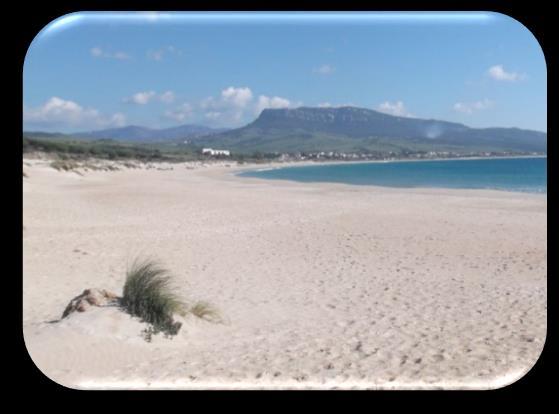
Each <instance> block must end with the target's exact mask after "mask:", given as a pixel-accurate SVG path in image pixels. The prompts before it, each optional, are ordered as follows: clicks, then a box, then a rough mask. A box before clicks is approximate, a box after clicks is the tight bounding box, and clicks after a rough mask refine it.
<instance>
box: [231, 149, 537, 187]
mask: <svg viewBox="0 0 559 414" xmlns="http://www.w3.org/2000/svg"><path fill="white" fill-rule="evenodd" d="M518 158H521V159H524V158H528V159H539V158H547V156H545V157H543V156H541V157H535V156H521V157H475V158H454V159H448V158H442V159H430V160H391V161H340V162H337V161H332V162H328V161H325V162H312V161H309V162H294V163H285V165H280V166H278V165H277V164H275V163H269V164H267V165H265V166H258V165H252V166H250V167H245V168H243V167H242V166H237V167H238V168H236V170H235V171H231V175H234V176H236V177H240V178H243V179H247V178H251V179H256V180H264V181H270V180H272V181H283V182H292V183H293V182H296V183H307V184H318V183H325V184H326V183H330V184H345V185H350V186H359V187H378V188H393V189H402V190H413V189H418V190H456V191H460V190H466V191H478V190H479V191H498V192H505V193H514V194H518V193H520V194H531V195H540V196H545V197H547V188H546V190H545V191H521V190H511V189H502V188H476V187H444V186H441V187H428V186H390V185H379V184H368V183H366V184H362V183H350V182H338V181H319V180H317V181H303V180H295V179H293V180H290V179H285V178H269V177H257V176H243V174H244V173H247V172H264V171H273V170H279V169H283V168H286V169H287V168H293V167H318V166H322V165H345V164H377V163H378V164H385V163H402V162H424V161H454V160H456V161H469V160H484V159H518Z"/></svg>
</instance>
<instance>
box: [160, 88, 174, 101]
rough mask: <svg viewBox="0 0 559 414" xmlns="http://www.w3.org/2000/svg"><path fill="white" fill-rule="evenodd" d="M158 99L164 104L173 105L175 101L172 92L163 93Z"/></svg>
mask: <svg viewBox="0 0 559 414" xmlns="http://www.w3.org/2000/svg"><path fill="white" fill-rule="evenodd" d="M159 99H160V100H161V102H164V103H173V102H174V101H175V94H174V93H173V91H167V92H163V93H162V94H161V95H159Z"/></svg>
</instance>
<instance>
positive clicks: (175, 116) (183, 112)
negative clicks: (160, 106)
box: [165, 102, 193, 122]
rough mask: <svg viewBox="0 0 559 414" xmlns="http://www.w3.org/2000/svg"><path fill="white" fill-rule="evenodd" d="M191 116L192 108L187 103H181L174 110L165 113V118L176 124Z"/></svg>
mask: <svg viewBox="0 0 559 414" xmlns="http://www.w3.org/2000/svg"><path fill="white" fill-rule="evenodd" d="M192 115H193V107H192V105H191V104H189V103H188V102H185V103H183V104H182V105H180V106H178V107H177V108H175V109H174V110H170V111H165V117H166V118H169V119H172V120H174V121H177V122H184V121H186V120H188V119H190V118H192Z"/></svg>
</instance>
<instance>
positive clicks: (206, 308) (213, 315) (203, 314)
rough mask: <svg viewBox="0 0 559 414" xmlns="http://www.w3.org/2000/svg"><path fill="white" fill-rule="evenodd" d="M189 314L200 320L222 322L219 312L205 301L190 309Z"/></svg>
mask: <svg viewBox="0 0 559 414" xmlns="http://www.w3.org/2000/svg"><path fill="white" fill-rule="evenodd" d="M189 312H190V313H191V314H193V315H194V316H196V317H198V318H200V319H205V320H207V321H211V322H221V320H222V318H221V315H220V313H219V311H218V310H217V309H216V308H215V307H214V306H213V305H211V304H210V303H208V302H204V301H200V302H196V303H195V304H194V305H193V306H192V307H191V308H190V309H189Z"/></svg>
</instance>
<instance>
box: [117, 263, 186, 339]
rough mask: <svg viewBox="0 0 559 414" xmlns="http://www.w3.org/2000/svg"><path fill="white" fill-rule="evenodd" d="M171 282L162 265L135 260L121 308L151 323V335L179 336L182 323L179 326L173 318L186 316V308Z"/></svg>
mask: <svg viewBox="0 0 559 414" xmlns="http://www.w3.org/2000/svg"><path fill="white" fill-rule="evenodd" d="M171 282H172V278H171V276H170V274H169V272H168V271H167V269H165V268H163V267H162V266H161V265H160V264H159V263H158V262H156V261H154V260H151V259H148V260H135V261H134V263H133V264H132V266H131V267H130V268H129V269H128V271H127V274H126V282H125V284H124V290H123V296H122V299H121V305H122V306H123V307H124V309H125V310H126V311H127V312H128V313H130V314H132V315H134V316H138V317H139V318H141V319H142V320H144V321H145V322H148V323H150V324H151V325H152V326H153V329H152V330H151V331H150V332H152V333H158V332H163V333H164V334H165V335H168V336H171V335H176V334H177V333H178V331H179V329H180V328H181V323H180V322H175V321H174V320H173V315H174V314H175V313H177V314H179V315H185V314H186V306H185V304H184V303H183V302H182V301H181V300H180V298H179V297H178V296H177V295H176V294H175V293H174V292H173V290H172V285H171ZM150 337H151V334H150Z"/></svg>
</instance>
